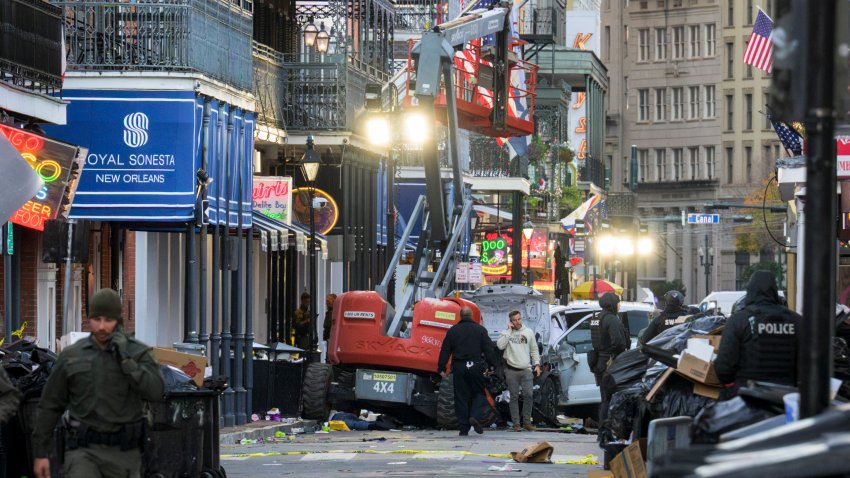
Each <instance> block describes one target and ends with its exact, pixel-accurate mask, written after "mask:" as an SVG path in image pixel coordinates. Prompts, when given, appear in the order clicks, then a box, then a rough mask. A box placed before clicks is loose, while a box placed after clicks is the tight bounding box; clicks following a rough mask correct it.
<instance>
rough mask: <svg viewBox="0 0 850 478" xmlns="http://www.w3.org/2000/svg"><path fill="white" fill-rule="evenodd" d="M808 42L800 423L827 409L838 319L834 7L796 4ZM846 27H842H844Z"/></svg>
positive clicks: (827, 0)
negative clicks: (833, 343) (836, 292)
mask: <svg viewBox="0 0 850 478" xmlns="http://www.w3.org/2000/svg"><path fill="white" fill-rule="evenodd" d="M796 5H800V6H804V8H801V9H800V11H798V12H794V15H795V16H796V15H802V16H803V19H802V20H803V22H804V25H805V32H803V35H804V38H805V37H808V38H807V40H808V41H807V42H805V43H807V44H808V48H805V49H804V50H803V55H804V61H803V62H802V64H801V65H800V68H802V70H803V71H804V72H806V73H807V75H806V95H805V115H806V116H805V125H806V134H807V139H806V145H807V146H808V151H807V154H806V216H807V217H806V220H807V222H808V224H807V225H806V226H807V227H806V230H805V243H806V248H805V251H804V254H805V261H804V264H805V270H804V271H803V285H804V289H805V294H803V320H802V321H801V327H800V328H801V332H802V334H801V338H800V342H799V343H800V345H801V351H800V353H799V354H798V357H799V358H798V372H797V377H798V379H799V382H800V392H801V393H800V418H808V417H811V416H814V415H817V414H819V413H820V412H822V411H824V410H825V409H826V408H827V407H828V406H829V381H830V376H831V375H832V373H831V372H832V336H833V329H834V324H833V322H834V317H835V277H836V271H835V269H836V260H835V259H836V258H835V256H836V247H835V246H836V243H835V241H836V224H835V217H836V209H837V200H836V194H835V188H836V174H835V161H836V159H835V111H834V109H833V86H834V76H835V60H836V58H835V30H836V1H835V0H821V1H818V2H805V3H803V2H798V3H796V4H795V6H796ZM842 24H843V23H842Z"/></svg>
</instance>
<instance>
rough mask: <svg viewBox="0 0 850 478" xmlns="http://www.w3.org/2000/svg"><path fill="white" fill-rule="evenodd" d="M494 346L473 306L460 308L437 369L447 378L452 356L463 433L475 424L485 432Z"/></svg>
mask: <svg viewBox="0 0 850 478" xmlns="http://www.w3.org/2000/svg"><path fill="white" fill-rule="evenodd" d="M494 354H495V346H494V345H493V341H492V340H490V336H489V335H488V334H487V329H485V328H484V327H483V326H482V325H480V324H476V323H475V322H473V321H472V309H471V308H469V307H463V308H462V309H460V321H459V322H458V323H456V324H455V325H453V326H452V327H451V328H450V329H449V330H448V332H446V338H445V340H443V345H442V347H441V348H440V359H439V361H438V362H437V371H438V372H440V375H442V377H443V378H444V379H445V378H447V377H448V375H447V373H446V365H447V364H448V361H449V357H451V358H452V379H453V380H454V391H455V414H456V415H457V424H458V430H460V433H459V434H460V435H461V436H467V435H469V426H470V425H472V427H473V429H474V430H475V433H479V434H481V433H484V428H483V427H482V426H481V422H480V420H481V414H482V413H483V411H484V406H485V403H486V397H485V396H484V371H485V370H486V369H487V366H486V364H485V361H487V362H490V363H491V364H492V365H495V363H494Z"/></svg>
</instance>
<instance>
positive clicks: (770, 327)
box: [758, 324, 795, 335]
mask: <svg viewBox="0 0 850 478" xmlns="http://www.w3.org/2000/svg"><path fill="white" fill-rule="evenodd" d="M758 333H759V335H762V334H769V335H794V333H795V332H794V324H759V325H758Z"/></svg>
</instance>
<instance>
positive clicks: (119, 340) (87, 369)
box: [33, 289, 164, 478]
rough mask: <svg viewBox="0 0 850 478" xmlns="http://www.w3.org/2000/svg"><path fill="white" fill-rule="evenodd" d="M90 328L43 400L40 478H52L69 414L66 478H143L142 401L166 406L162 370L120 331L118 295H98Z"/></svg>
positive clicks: (62, 361)
mask: <svg viewBox="0 0 850 478" xmlns="http://www.w3.org/2000/svg"><path fill="white" fill-rule="evenodd" d="M88 324H89V329H90V330H91V335H90V336H89V337H87V338H85V339H82V340H80V341H79V342H77V343H75V344H74V345H71V346H70V347H68V348H66V349H65V350H63V351H62V353H61V354H59V358H58V359H57V361H56V364H55V365H54V366H53V370H51V372H50V377H49V378H48V379H47V384H46V385H45V387H44V392H43V393H42V396H41V401H40V403H39V409H38V418H37V421H36V426H35V430H34V431H33V452H34V454H35V463H34V465H33V469H34V471H35V475H36V477H38V478H49V476H50V464H49V462H48V459H47V454H48V452H49V450H50V448H51V443H52V438H53V429H54V427H55V426H56V422H57V421H58V420H59V417H60V416H62V415H63V413H65V412H66V411H67V412H68V413H67V414H66V415H65V417H63V428H64V433H65V450H64V459H63V464H64V466H63V474H64V476H66V477H68V478H74V477H119V476H120V477H138V476H139V474H140V472H141V450H140V448H141V445H142V439H143V423H142V420H143V419H142V401H143V400H148V401H157V400H161V399H162V393H163V388H164V384H163V380H162V376H161V375H160V372H159V365H158V364H157V363H156V361H155V360H154V358H153V355H151V353H150V347H148V346H147V345H145V344H143V343H141V342H139V341H138V340H136V339H135V338H133V337H132V336H130V335H128V334H126V333H124V331H123V330H122V327H121V325H122V320H121V299H120V298H119V296H118V293H117V292H115V291H114V290H112V289H101V290H99V291H97V292H96V293H95V294H94V296H93V297H92V299H91V301H90V302H89V318H88ZM60 453H61V451H60Z"/></svg>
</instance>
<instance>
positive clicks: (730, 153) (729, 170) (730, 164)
mask: <svg viewBox="0 0 850 478" xmlns="http://www.w3.org/2000/svg"><path fill="white" fill-rule="evenodd" d="M734 173H735V150H734V149H732V148H726V182H727V183H728V184H732V180H733V179H734Z"/></svg>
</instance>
